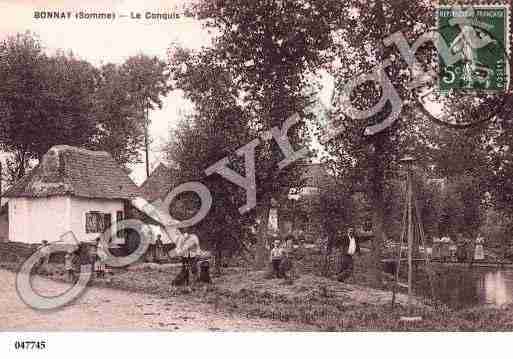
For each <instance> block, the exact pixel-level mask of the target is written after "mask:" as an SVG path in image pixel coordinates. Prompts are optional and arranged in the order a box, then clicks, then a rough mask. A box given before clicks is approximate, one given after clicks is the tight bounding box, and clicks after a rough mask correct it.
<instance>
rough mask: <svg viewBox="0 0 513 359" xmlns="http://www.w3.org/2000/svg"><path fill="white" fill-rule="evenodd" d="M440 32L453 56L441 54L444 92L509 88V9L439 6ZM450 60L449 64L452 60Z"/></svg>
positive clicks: (501, 6) (438, 21)
mask: <svg viewBox="0 0 513 359" xmlns="http://www.w3.org/2000/svg"><path fill="white" fill-rule="evenodd" d="M436 11H437V13H436V16H437V29H438V32H439V35H440V36H441V39H440V41H444V42H445V46H442V47H441V48H445V49H446V50H448V51H449V53H450V54H449V56H441V54H440V55H439V67H438V68H439V76H438V79H439V80H438V83H439V89H440V91H441V92H448V91H450V90H481V91H484V92H487V91H490V92H504V91H507V90H508V88H509V82H510V81H509V80H510V73H509V72H510V71H509V50H510V49H509V43H510V32H509V24H510V20H509V7H508V6H507V5H472V6H468V7H466V6H461V7H459V6H439V7H438V8H437V10H436ZM448 59H449V61H448Z"/></svg>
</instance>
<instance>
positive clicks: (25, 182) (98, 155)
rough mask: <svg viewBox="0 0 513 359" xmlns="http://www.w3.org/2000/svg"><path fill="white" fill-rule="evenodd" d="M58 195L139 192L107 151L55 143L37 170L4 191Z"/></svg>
mask: <svg viewBox="0 0 513 359" xmlns="http://www.w3.org/2000/svg"><path fill="white" fill-rule="evenodd" d="M59 195H72V196H77V197H83V198H96V199H130V198H134V197H136V196H137V195H138V188H137V186H136V185H135V184H134V182H132V180H131V179H130V177H129V176H128V174H127V173H126V172H125V170H124V169H123V168H122V167H121V166H120V165H119V164H118V163H117V162H116V161H115V160H114V158H113V157H112V156H111V155H110V154H109V153H107V152H103V151H89V150H85V149H81V148H76V147H71V146H54V147H52V148H51V149H50V150H49V151H48V152H47V153H46V154H45V155H44V157H43V159H42V160H41V163H40V164H39V165H38V166H37V167H36V168H35V169H34V170H32V171H31V172H30V173H29V174H27V175H26V176H25V177H23V178H22V179H21V180H20V181H19V182H18V183H16V184H15V185H14V186H13V187H11V188H10V189H9V190H8V191H7V192H6V193H5V194H4V196H5V197H30V198H37V197H49V196H59Z"/></svg>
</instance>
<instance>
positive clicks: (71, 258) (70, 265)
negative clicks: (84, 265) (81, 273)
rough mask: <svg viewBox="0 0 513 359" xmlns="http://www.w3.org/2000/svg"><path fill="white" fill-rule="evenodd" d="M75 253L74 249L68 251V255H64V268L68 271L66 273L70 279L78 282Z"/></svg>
mask: <svg viewBox="0 0 513 359" xmlns="http://www.w3.org/2000/svg"><path fill="white" fill-rule="evenodd" d="M75 261H76V258H75V253H74V252H73V251H71V250H70V251H68V252H67V253H66V255H65V256H64V270H65V271H66V274H67V276H68V280H69V281H70V282H72V283H76V281H77V276H76V273H75V265H74V264H75V263H74V262H75Z"/></svg>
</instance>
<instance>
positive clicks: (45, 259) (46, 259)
mask: <svg viewBox="0 0 513 359" xmlns="http://www.w3.org/2000/svg"><path fill="white" fill-rule="evenodd" d="M38 250H39V251H40V252H41V254H42V257H41V259H40V260H39V266H38V269H37V271H38V273H39V274H47V273H48V265H49V263H50V253H49V250H48V241H45V240H43V241H41V245H40V246H39V248H38Z"/></svg>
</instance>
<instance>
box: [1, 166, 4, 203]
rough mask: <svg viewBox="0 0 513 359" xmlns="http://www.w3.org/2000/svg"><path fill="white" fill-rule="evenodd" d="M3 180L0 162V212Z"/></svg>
mask: <svg viewBox="0 0 513 359" xmlns="http://www.w3.org/2000/svg"><path fill="white" fill-rule="evenodd" d="M3 178H4V172H3V168H2V161H0V210H2V180H3Z"/></svg>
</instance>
